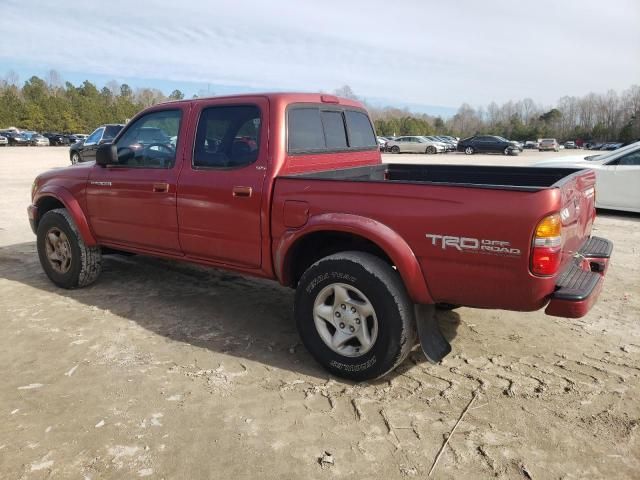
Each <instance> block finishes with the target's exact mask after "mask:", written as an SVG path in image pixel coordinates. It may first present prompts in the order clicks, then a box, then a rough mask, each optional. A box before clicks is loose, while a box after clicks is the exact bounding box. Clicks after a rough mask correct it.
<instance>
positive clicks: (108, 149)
mask: <svg viewBox="0 0 640 480" xmlns="http://www.w3.org/2000/svg"><path fill="white" fill-rule="evenodd" d="M117 163H118V149H117V147H116V146H115V145H114V144H112V143H105V144H104V145H100V146H99V147H98V150H96V164H97V165H101V166H103V167H106V166H107V165H116V164H117Z"/></svg>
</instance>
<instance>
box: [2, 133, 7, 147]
mask: <svg viewBox="0 0 640 480" xmlns="http://www.w3.org/2000/svg"><path fill="white" fill-rule="evenodd" d="M7 145H9V140H7V137H5V136H4V135H0V147H6V146H7Z"/></svg>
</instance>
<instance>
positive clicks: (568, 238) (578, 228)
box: [554, 170, 596, 269]
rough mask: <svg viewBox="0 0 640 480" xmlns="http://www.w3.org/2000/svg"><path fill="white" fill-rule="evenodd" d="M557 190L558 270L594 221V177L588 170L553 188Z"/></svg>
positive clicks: (579, 246)
mask: <svg viewBox="0 0 640 480" xmlns="http://www.w3.org/2000/svg"><path fill="white" fill-rule="evenodd" d="M554 186H555V187H557V188H559V189H560V195H561V209H560V218H561V221H562V260H561V267H560V268H561V269H562V268H563V266H565V265H566V264H567V263H568V262H569V261H570V260H571V258H572V257H574V256H575V255H576V253H577V252H578V251H579V250H580V248H581V247H582V246H583V245H584V243H585V242H586V241H587V240H588V239H589V235H590V234H591V227H592V226H593V221H594V220H595V217H596V210H595V195H596V193H595V186H596V175H595V173H594V172H593V171H592V170H581V171H579V172H576V173H574V174H572V175H569V176H568V177H565V178H563V179H562V180H561V181H559V182H558V183H556V184H555V185H554Z"/></svg>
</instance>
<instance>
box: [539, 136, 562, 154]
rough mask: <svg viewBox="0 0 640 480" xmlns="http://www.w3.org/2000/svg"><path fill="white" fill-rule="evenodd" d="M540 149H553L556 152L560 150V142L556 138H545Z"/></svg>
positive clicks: (541, 141)
mask: <svg viewBox="0 0 640 480" xmlns="http://www.w3.org/2000/svg"><path fill="white" fill-rule="evenodd" d="M538 150H539V151H541V152H544V151H548V150H553V151H554V152H559V151H560V144H559V143H558V141H557V140H556V139H555V138H543V139H542V140H540V144H539V145H538Z"/></svg>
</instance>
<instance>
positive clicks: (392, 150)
mask: <svg viewBox="0 0 640 480" xmlns="http://www.w3.org/2000/svg"><path fill="white" fill-rule="evenodd" d="M391 153H400V147H399V146H397V145H394V146H393V147H391Z"/></svg>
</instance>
